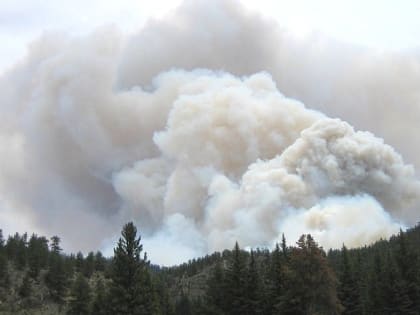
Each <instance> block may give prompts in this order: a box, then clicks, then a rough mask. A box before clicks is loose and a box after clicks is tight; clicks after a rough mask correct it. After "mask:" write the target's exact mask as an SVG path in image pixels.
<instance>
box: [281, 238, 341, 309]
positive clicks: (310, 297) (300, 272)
mask: <svg viewBox="0 0 420 315" xmlns="http://www.w3.org/2000/svg"><path fill="white" fill-rule="evenodd" d="M297 245H298V247H297V248H292V251H291V253H290V257H289V258H290V269H291V270H290V274H289V279H288V283H289V287H288V290H287V293H286V296H285V298H284V299H283V304H282V305H281V306H282V309H281V313H282V314H296V315H298V314H340V313H341V311H342V306H341V304H340V302H339V300H338V297H337V291H336V284H337V279H336V278H335V274H334V272H333V271H332V269H331V268H330V267H329V265H328V262H327V259H326V256H325V253H324V251H323V250H322V248H320V247H318V245H317V244H316V242H315V241H314V239H313V238H312V237H311V235H309V234H308V235H302V236H301V237H300V238H299V241H298V242H297Z"/></svg>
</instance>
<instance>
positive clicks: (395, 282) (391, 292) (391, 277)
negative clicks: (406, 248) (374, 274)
mask: <svg viewBox="0 0 420 315" xmlns="http://www.w3.org/2000/svg"><path fill="white" fill-rule="evenodd" d="M381 280H382V288H383V291H382V294H383V297H384V300H383V301H384V307H383V314H416V313H415V312H412V311H411V305H412V302H411V300H410V298H409V296H408V293H407V287H406V286H405V285H404V280H402V279H401V277H400V275H399V273H398V270H397V267H396V265H395V262H394V259H393V257H392V256H391V254H390V252H389V251H388V255H387V259H386V265H385V268H384V273H383V278H382V279H381Z"/></svg>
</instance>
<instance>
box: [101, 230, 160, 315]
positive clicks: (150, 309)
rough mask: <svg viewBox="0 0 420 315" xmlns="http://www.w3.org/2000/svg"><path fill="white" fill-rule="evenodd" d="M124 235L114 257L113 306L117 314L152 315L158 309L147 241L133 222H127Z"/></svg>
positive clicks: (111, 294) (111, 302)
mask: <svg viewBox="0 0 420 315" xmlns="http://www.w3.org/2000/svg"><path fill="white" fill-rule="evenodd" d="M121 235H122V237H121V238H120V239H119V241H118V244H117V247H116V248H115V249H114V258H113V261H112V271H111V279H112V282H111V286H110V292H109V293H110V294H109V300H110V307H111V312H112V314H115V315H125V314H126V315H152V314H155V313H156V304H157V303H156V298H155V295H154V290H153V287H152V283H151V278H150V274H149V270H148V266H149V263H148V261H147V257H146V255H144V257H143V258H142V257H141V256H140V255H141V252H142V250H143V245H141V244H140V240H141V237H140V236H138V237H137V228H136V227H135V226H134V224H133V222H129V223H127V224H126V225H124V227H123V229H122V232H121Z"/></svg>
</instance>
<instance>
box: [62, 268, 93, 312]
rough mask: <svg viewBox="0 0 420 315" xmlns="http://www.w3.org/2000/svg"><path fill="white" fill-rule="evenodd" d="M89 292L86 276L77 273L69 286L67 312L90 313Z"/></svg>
mask: <svg viewBox="0 0 420 315" xmlns="http://www.w3.org/2000/svg"><path fill="white" fill-rule="evenodd" d="M90 294H91V293H90V287H89V284H88V282H87V281H86V278H85V277H84V276H83V275H82V274H80V273H79V274H78V276H77V278H76V280H75V281H74V283H73V286H72V288H71V292H70V300H69V307H68V311H67V314H69V315H88V314H89V313H90V312H89V303H90Z"/></svg>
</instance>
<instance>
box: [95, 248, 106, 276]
mask: <svg viewBox="0 0 420 315" xmlns="http://www.w3.org/2000/svg"><path fill="white" fill-rule="evenodd" d="M105 267H106V258H105V257H104V256H103V255H102V253H101V252H100V251H97V252H96V254H95V270H96V271H105Z"/></svg>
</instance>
